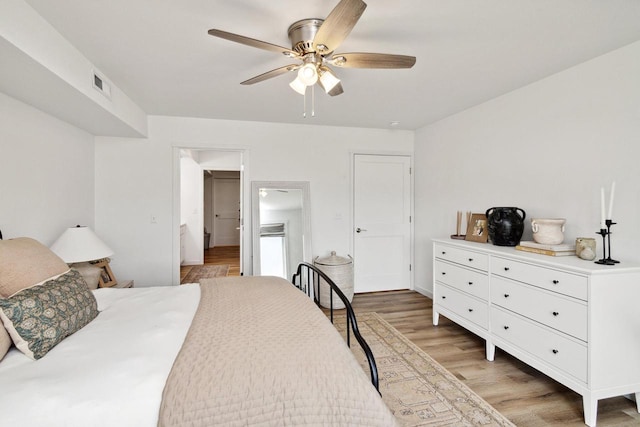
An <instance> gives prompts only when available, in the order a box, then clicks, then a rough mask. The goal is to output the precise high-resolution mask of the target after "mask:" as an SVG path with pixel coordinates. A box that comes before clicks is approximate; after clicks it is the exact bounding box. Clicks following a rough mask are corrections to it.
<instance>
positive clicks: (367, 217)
mask: <svg viewBox="0 0 640 427" xmlns="http://www.w3.org/2000/svg"><path fill="white" fill-rule="evenodd" d="M353 170H354V180H353V182H354V188H353V194H354V220H353V225H354V231H353V241H354V245H353V247H354V256H353V258H354V291H355V292H372V291H387V290H394V289H409V288H410V285H411V274H410V272H411V157H410V156H392V155H389V156H387V155H382V156H379V155H361V154H357V155H355V156H354V169H353Z"/></svg>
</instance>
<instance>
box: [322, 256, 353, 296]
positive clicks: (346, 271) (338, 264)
mask: <svg viewBox="0 0 640 427" xmlns="http://www.w3.org/2000/svg"><path fill="white" fill-rule="evenodd" d="M347 257H348V258H346V257H343V256H339V255H336V252H335V251H331V255H329V256H326V257H323V258H320V257H316V258H315V259H314V260H313V265H315V266H316V267H318V269H319V270H321V271H322V272H323V273H324V274H326V275H327V276H329V278H330V279H331V280H333V282H334V283H335V284H336V285H337V286H338V288H339V289H340V290H341V291H342V293H343V294H344V295H345V296H346V297H347V299H348V300H349V302H351V301H352V300H353V258H351V256H349V255H347ZM314 291H315V294H316V298H319V300H320V305H321V306H323V307H325V308H329V307H330V306H331V300H330V295H329V285H328V284H327V282H326V281H325V280H324V279H322V278H321V279H320V292H319V293H318V290H317V289H314ZM333 308H337V309H340V308H345V305H344V303H343V302H342V300H341V299H340V297H339V296H338V295H336V293H335V292H334V293H333Z"/></svg>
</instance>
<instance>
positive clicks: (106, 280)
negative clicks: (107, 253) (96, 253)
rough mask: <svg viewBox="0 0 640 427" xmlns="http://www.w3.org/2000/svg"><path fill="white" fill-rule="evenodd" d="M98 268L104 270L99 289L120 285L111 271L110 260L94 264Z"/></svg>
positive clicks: (101, 273) (101, 274)
mask: <svg viewBox="0 0 640 427" xmlns="http://www.w3.org/2000/svg"><path fill="white" fill-rule="evenodd" d="M92 264H93V265H95V266H96V267H100V269H101V270H102V271H101V272H100V278H99V280H98V287H99V288H110V287H112V286H115V285H117V284H118V282H117V281H116V278H115V276H114V275H113V272H112V271H111V267H109V258H105V259H101V260H99V261H97V262H95V263H92Z"/></svg>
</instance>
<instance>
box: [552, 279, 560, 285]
mask: <svg viewBox="0 0 640 427" xmlns="http://www.w3.org/2000/svg"><path fill="white" fill-rule="evenodd" d="M552 282H553V284H554V285H557V284H558V283H560V281H559V280H552Z"/></svg>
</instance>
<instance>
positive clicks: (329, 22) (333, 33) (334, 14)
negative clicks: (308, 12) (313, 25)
mask: <svg viewBox="0 0 640 427" xmlns="http://www.w3.org/2000/svg"><path fill="white" fill-rule="evenodd" d="M366 8H367V4H366V3H365V2H363V1H362V0H341V1H340V3H338V4H337V5H336V7H334V8H333V10H332V11H331V13H329V16H327V19H325V20H324V22H323V23H322V25H321V26H320V28H319V29H318V32H317V33H316V35H315V37H314V39H313V48H314V50H315V51H316V52H318V53H320V54H321V55H325V54H328V53H330V52H333V51H334V50H335V49H336V48H337V47H338V46H339V45H340V43H342V41H343V40H344V39H346V38H347V36H348V35H349V33H350V32H351V30H352V29H353V27H354V26H355V25H356V23H357V22H358V19H360V16H361V15H362V13H363V12H364V10H365V9H366Z"/></svg>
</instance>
